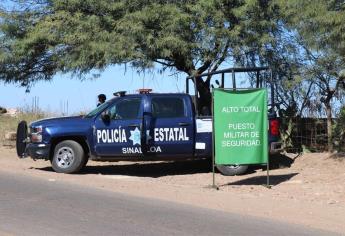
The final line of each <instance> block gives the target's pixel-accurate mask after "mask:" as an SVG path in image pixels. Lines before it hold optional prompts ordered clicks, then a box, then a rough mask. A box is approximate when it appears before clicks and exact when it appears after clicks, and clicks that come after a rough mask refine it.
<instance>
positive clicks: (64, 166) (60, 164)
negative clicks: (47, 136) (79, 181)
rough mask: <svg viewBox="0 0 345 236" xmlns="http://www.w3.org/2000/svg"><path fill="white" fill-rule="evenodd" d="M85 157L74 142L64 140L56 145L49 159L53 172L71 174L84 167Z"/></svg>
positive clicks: (78, 145) (80, 147)
mask: <svg viewBox="0 0 345 236" xmlns="http://www.w3.org/2000/svg"><path fill="white" fill-rule="evenodd" d="M86 162H87V157H86V155H85V152H84V150H83V147H82V146H81V145H80V144H79V143H78V142H76V141H73V140H65V141H62V142H60V143H58V144H57V145H56V146H55V149H54V155H53V158H52V159H51V163H52V167H53V169H54V171H56V172H58V173H66V174H72V173H76V172H78V171H79V170H80V169H81V168H83V167H84V166H85V164H86Z"/></svg>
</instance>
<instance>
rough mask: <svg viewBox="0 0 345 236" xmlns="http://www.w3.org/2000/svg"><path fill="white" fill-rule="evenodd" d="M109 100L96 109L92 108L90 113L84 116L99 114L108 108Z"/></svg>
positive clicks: (89, 116)
mask: <svg viewBox="0 0 345 236" xmlns="http://www.w3.org/2000/svg"><path fill="white" fill-rule="evenodd" d="M109 103H110V102H109V101H107V102H105V103H103V104H102V105H100V106H98V107H97V108H95V109H94V110H92V111H91V112H90V113H89V114H87V115H85V116H84V118H91V117H94V116H95V115H97V114H98V113H99V112H100V111H102V110H103V109H104V108H106V107H107V106H108V105H109Z"/></svg>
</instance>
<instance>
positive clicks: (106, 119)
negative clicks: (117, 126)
mask: <svg viewBox="0 0 345 236" xmlns="http://www.w3.org/2000/svg"><path fill="white" fill-rule="evenodd" d="M101 118H102V120H103V122H104V123H109V122H110V115H109V114H108V113H107V112H102V114H101Z"/></svg>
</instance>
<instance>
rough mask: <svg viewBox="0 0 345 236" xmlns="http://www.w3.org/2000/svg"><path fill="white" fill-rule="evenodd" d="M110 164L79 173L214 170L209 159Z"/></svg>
mask: <svg viewBox="0 0 345 236" xmlns="http://www.w3.org/2000/svg"><path fill="white" fill-rule="evenodd" d="M109 163H110V164H109V165H102V166H86V167H85V168H84V169H83V170H82V171H81V172H79V173H78V174H81V175H87V174H102V175H128V176H136V177H151V178H158V177H162V176H169V175H188V174H199V173H209V172H212V168H211V163H210V161H209V160H195V161H176V162H150V163H147V162H146V163H145V162H140V163H137V162H136V163H128V164H117V163H116V162H109ZM37 169H38V170H43V171H53V169H52V168H51V167H44V168H37Z"/></svg>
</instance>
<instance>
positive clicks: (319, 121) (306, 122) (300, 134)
mask: <svg viewBox="0 0 345 236" xmlns="http://www.w3.org/2000/svg"><path fill="white" fill-rule="evenodd" d="M334 122H336V120H333V123H334ZM281 137H282V140H283V143H284V146H285V149H286V151H287V152H302V151H304V152H305V151H312V152H323V151H327V148H328V146H327V138H328V135H327V119H326V118H297V117H296V118H283V119H281Z"/></svg>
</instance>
